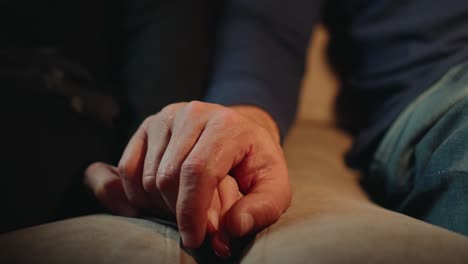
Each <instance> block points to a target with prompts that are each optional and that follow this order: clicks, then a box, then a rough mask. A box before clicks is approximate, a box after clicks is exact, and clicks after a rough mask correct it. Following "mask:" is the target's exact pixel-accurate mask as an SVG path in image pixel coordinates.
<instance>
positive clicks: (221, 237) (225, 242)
mask: <svg viewBox="0 0 468 264" xmlns="http://www.w3.org/2000/svg"><path fill="white" fill-rule="evenodd" d="M218 190H219V191H218V192H219V194H220V195H219V196H220V200H221V207H222V208H221V214H220V215H221V217H220V218H221V219H222V218H223V216H224V215H225V213H226V212H227V211H228V210H229V209H230V208H231V207H232V205H233V204H234V203H235V202H236V201H237V200H239V199H240V198H241V194H240V192H239V188H238V187H237V183H236V181H235V179H234V178H232V177H231V176H227V177H225V178H224V179H223V180H222V181H221V182H220V183H219V185H218ZM219 226H220V227H219V228H218V230H217V232H215V233H213V235H212V237H211V245H212V248H213V250H214V252H215V253H216V255H218V256H220V257H223V258H227V257H229V256H230V255H231V242H230V238H229V235H228V233H227V232H226V228H225V227H224V224H223V221H222V220H221V221H220V223H219Z"/></svg>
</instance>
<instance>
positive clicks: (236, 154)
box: [176, 116, 250, 248]
mask: <svg viewBox="0 0 468 264" xmlns="http://www.w3.org/2000/svg"><path fill="white" fill-rule="evenodd" d="M224 118H227V119H229V118H231V116H222V117H221V118H220V119H224ZM210 122H211V121H210ZM231 127H232V126H231ZM234 127H235V126H234ZM234 134H235V133H233V132H232V131H229V129H228V128H227V123H226V122H225V121H222V122H221V124H215V123H213V124H208V123H207V125H206V127H205V130H204V131H203V133H202V135H201V136H200V138H199V140H198V142H197V144H196V145H195V147H194V148H193V149H192V151H191V152H190V154H189V155H188V157H187V158H186V160H185V161H184V163H183V164H182V168H181V173H180V186H179V195H178V198H177V206H176V209H177V210H176V211H177V220H178V225H179V231H180V233H181V236H182V241H183V243H184V245H185V246H186V247H188V248H196V247H198V246H200V244H201V243H202V241H203V239H204V238H205V235H206V221H207V217H206V213H207V210H208V208H209V205H210V202H211V198H212V195H213V192H214V189H215V188H216V187H217V185H218V183H219V182H220V181H221V180H222V179H223V178H224V177H226V175H227V174H228V172H229V170H230V169H231V168H232V167H233V166H235V165H236V164H237V163H238V162H239V161H240V160H242V158H243V157H244V156H245V155H246V153H248V151H249V146H250V142H243V141H238V140H237V138H236V137H235V136H234Z"/></svg>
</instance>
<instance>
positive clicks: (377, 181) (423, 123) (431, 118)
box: [366, 62, 468, 235]
mask: <svg viewBox="0 0 468 264" xmlns="http://www.w3.org/2000/svg"><path fill="white" fill-rule="evenodd" d="M366 182H367V185H366V187H367V189H372V190H371V191H370V193H371V195H372V196H373V198H374V199H375V200H376V201H377V202H378V203H380V204H381V205H383V206H384V207H386V208H388V209H391V210H394V211H397V212H400V213H403V214H406V215H409V216H412V217H415V218H418V219H420V220H423V221H425V222H428V223H431V224H434V225H437V226H440V227H444V228H447V229H449V230H452V231H455V232H458V233H460V234H464V235H468V62H465V63H463V64H459V65H457V66H455V67H453V68H452V69H450V70H449V71H448V73H447V74H446V75H445V76H444V77H443V78H442V79H440V80H439V81H438V82H437V83H435V84H434V85H433V86H431V87H430V88H429V89H428V90H427V91H426V92H424V93H423V94H421V95H420V96H419V97H418V98H417V99H416V100H415V101H414V102H413V103H412V104H410V105H409V106H408V107H407V108H406V109H405V110H404V111H403V112H402V113H401V114H400V116H399V117H398V118H397V120H396V121H395V122H394V123H393V124H392V126H391V127H390V128H389V130H388V131H387V133H386V134H385V136H384V138H383V139H382V141H381V143H380V145H379V147H378V148H377V151H376V152H375V154H374V157H373V160H372V162H371V164H370V170H369V174H368V175H367V176H366Z"/></svg>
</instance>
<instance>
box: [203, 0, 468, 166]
mask: <svg viewBox="0 0 468 264" xmlns="http://www.w3.org/2000/svg"><path fill="white" fill-rule="evenodd" d="M320 20H322V21H323V22H324V23H326V24H327V26H328V28H329V29H330V32H331V45H330V48H329V51H330V52H329V54H330V58H331V59H332V61H333V62H334V65H335V66H336V68H337V71H338V72H339V73H340V78H341V79H342V86H343V87H342V93H343V94H348V95H351V98H352V99H351V101H350V102H351V103H350V104H349V106H350V107H348V108H345V109H344V111H345V112H349V113H350V114H351V116H353V115H358V116H359V121H354V119H353V122H355V123H356V124H358V127H357V128H356V137H355V141H354V145H353V148H352V150H351V151H350V153H349V155H348V163H349V164H350V165H351V166H352V167H356V168H364V167H365V165H366V164H367V163H368V161H369V159H370V157H371V156H372V154H373V151H374V149H375V147H376V145H377V144H378V141H379V139H380V138H381V137H382V135H383V134H384V133H385V131H386V129H387V128H388V127H389V126H390V124H391V123H392V121H393V120H395V118H396V117H397V116H398V114H399V113H400V112H401V111H402V110H403V109H404V108H405V107H406V106H407V105H408V104H409V103H410V102H411V101H412V100H413V99H414V98H415V97H417V96H418V95H419V94H420V93H421V92H423V91H424V90H425V89H427V88H428V87H429V86H430V85H431V84H433V83H434V82H435V81H436V80H438V79H439V78H441V76H442V75H443V74H444V73H445V72H446V71H447V70H448V69H449V68H450V67H451V66H453V65H455V64H458V63H460V62H462V61H464V60H467V59H468V1H467V0H444V1H427V0H331V1H317V0H290V1H282V0H256V1H252V0H230V1H227V6H226V9H225V17H224V23H223V27H222V31H221V33H220V37H219V43H218V52H217V60H216V65H215V70H216V71H215V75H214V79H213V81H212V84H211V86H210V89H209V92H208V95H207V97H206V100H207V101H210V102H216V103H220V104H225V105H233V104H251V105H256V106H259V107H261V108H263V109H265V110H266V111H267V112H269V113H270V114H271V115H272V117H273V118H274V119H275V120H276V122H277V124H278V126H279V128H280V131H281V134H282V136H284V135H285V134H286V132H287V130H288V128H289V127H290V125H291V123H292V121H293V119H294V116H295V111H296V106H297V99H298V94H299V87H300V81H301V78H302V75H303V72H304V61H305V52H306V48H307V47H308V43H309V42H308V41H309V38H310V34H311V33H312V30H313V27H314V26H315V24H316V23H317V22H319V21H320ZM348 103H349V102H348Z"/></svg>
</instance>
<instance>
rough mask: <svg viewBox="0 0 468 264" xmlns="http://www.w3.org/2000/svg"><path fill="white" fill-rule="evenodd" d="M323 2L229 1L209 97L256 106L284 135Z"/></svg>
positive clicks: (292, 113)
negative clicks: (311, 36) (266, 114)
mask: <svg viewBox="0 0 468 264" xmlns="http://www.w3.org/2000/svg"><path fill="white" fill-rule="evenodd" d="M321 2H322V1H318V0H293V1H288V2H284V1H281V0H273V1H272V0H270V1H266V0H261V1H249V0H240V1H239V0H237V1H227V3H226V5H227V7H226V11H225V17H224V22H223V25H222V28H221V32H220V35H219V41H218V50H217V57H216V62H215V67H214V69H215V72H214V79H213V81H212V83H211V86H210V88H209V91H208V94H207V96H206V98H205V100H206V101H208V102H214V103H218V104H222V105H241V104H244V105H253V106H257V107H258V108H261V109H263V110H265V111H266V112H267V113H269V114H270V115H271V116H272V117H273V119H274V120H275V122H276V124H277V126H278V128H279V131H280V134H281V137H284V135H285V134H286V132H287V130H288V128H289V127H290V125H291V123H292V121H293V119H294V116H295V112H296V105H297V98H298V94H299V88H300V82H301V79H302V75H303V72H304V62H305V53H306V49H307V47H308V44H309V37H310V35H311V33H312V30H313V27H314V25H315V23H316V22H317V21H318V19H319V12H320V6H321Z"/></svg>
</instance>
